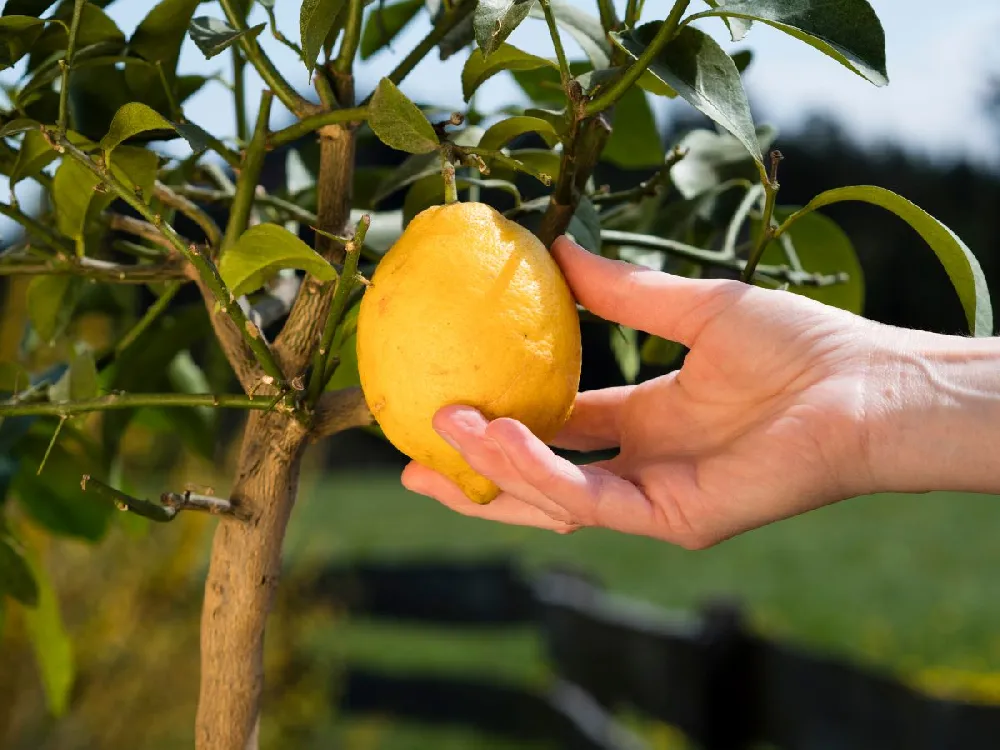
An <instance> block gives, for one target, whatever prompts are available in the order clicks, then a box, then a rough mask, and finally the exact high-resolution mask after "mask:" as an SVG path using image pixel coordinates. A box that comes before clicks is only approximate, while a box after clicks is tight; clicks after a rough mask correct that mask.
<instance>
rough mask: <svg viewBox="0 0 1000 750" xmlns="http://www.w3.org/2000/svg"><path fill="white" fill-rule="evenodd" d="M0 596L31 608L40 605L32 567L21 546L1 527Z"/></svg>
mask: <svg viewBox="0 0 1000 750" xmlns="http://www.w3.org/2000/svg"><path fill="white" fill-rule="evenodd" d="M0 595H5V596H10V597H11V598H12V599H15V600H16V601H19V602H21V604H25V605H27V606H29V607H34V606H37V604H38V582H37V581H35V577H34V576H33V575H32V574H31V566H30V565H29V564H28V561H27V560H25V558H24V554H23V551H22V549H21V546H20V544H18V542H17V540H16V539H14V537H13V536H12V535H11V533H10V532H9V531H8V530H7V529H5V528H4V527H3V526H0ZM0 601H2V599H0Z"/></svg>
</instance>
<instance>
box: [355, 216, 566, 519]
mask: <svg viewBox="0 0 1000 750" xmlns="http://www.w3.org/2000/svg"><path fill="white" fill-rule="evenodd" d="M357 351H358V371H359V373H360V375H361V388H362V390H363V391H364V395H365V400H366V402H367V403H368V408H369V409H371V412H372V414H373V415H374V417H375V420H376V421H377V422H378V424H379V426H380V427H381V428H382V431H383V433H385V436H386V437H387V438H388V439H389V441H390V442H391V443H392V444H393V445H394V446H396V447H397V448H398V449H399V450H400V451H402V452H403V453H405V454H406V455H407V456H409V457H410V458H412V459H413V460H415V461H417V462H418V463H421V464H423V465H425V466H428V467H430V468H432V469H435V470H436V471H438V472H440V473H442V474H444V475H445V476H447V477H449V478H450V479H451V480H452V481H454V482H455V483H456V484H457V485H458V486H459V487H461V488H462V490H463V492H465V494H466V495H467V496H468V497H469V498H470V499H472V500H474V501H476V502H478V503H488V502H489V501H490V500H492V499H493V498H494V497H496V495H497V494H498V493H499V488H498V487H497V486H496V485H495V484H494V483H493V482H491V481H489V480H488V479H486V478H485V477H483V476H481V475H480V474H478V473H477V472H475V471H473V469H472V468H471V467H470V466H469V465H468V464H467V463H466V462H465V460H464V459H463V458H462V457H461V455H460V454H459V453H458V452H457V451H456V450H454V449H453V448H452V447H451V446H449V445H448V444H447V443H446V442H445V441H444V440H442V439H441V437H440V436H439V435H438V434H437V433H436V432H435V431H434V428H433V427H432V426H431V420H432V418H433V416H434V414H435V412H437V410H438V409H440V408H441V407H443V406H448V405H450V404H466V405H468V406H473V407H476V408H477V409H479V410H480V411H481V412H482V413H483V414H484V416H486V418H487V419H497V418H499V417H511V418H514V419H517V420H519V421H520V422H522V423H524V424H525V425H526V426H527V427H528V429H530V430H531V431H532V432H533V433H534V434H535V435H537V436H538V437H539V438H541V439H542V440H544V441H548V440H550V439H551V438H552V437H554V436H555V434H556V433H557V432H558V431H559V429H560V428H561V427H562V426H563V424H565V422H566V420H567V419H568V418H569V414H570V411H571V410H572V408H573V400H574V398H575V396H576V392H577V388H578V387H579V384H580V355H581V352H580V317H579V314H578V313H577V309H576V303H575V302H574V300H573V296H572V294H571V292H570V290H569V287H568V286H567V284H566V280H565V279H564V278H563V275H562V273H561V271H560V270H559V266H558V265H557V264H556V262H555V261H554V260H553V259H552V256H551V255H549V252H548V250H547V249H546V248H545V246H544V245H543V244H542V242H541V241H540V240H539V239H538V238H537V237H535V235H533V234H532V233H531V232H529V231H528V230H527V229H525V228H524V227H522V226H520V225H519V224H516V223H514V222H513V221H510V220H509V219H506V218H504V217H503V216H502V215H501V214H500V213H499V212H497V211H496V210H495V209H493V208H491V207H490V206H487V205H485V204H483V203H452V204H449V205H445V206H433V207H431V208H428V209H427V210H425V211H423V212H422V213H420V214H418V215H417V216H416V217H414V219H413V220H412V221H411V222H410V223H409V225H408V226H407V227H406V230H405V231H404V232H403V234H402V236H401V237H400V238H399V240H398V241H397V242H396V244H395V245H393V246H392V248H391V249H390V250H389V251H388V252H387V253H386V255H385V257H384V258H383V259H382V260H381V262H380V263H379V265H378V267H377V268H376V269H375V273H374V275H373V277H372V280H371V286H370V287H369V288H368V290H367V291H366V292H365V295H364V298H363V299H362V302H361V309H360V311H359V315H358V338H357Z"/></svg>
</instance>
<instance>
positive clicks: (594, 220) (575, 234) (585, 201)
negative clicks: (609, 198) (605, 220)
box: [566, 197, 601, 253]
mask: <svg viewBox="0 0 1000 750" xmlns="http://www.w3.org/2000/svg"><path fill="white" fill-rule="evenodd" d="M566 233H567V234H568V235H570V237H572V238H573V240H574V241H575V242H576V243H577V244H578V245H580V247H583V248H585V249H587V250H589V251H590V252H592V253H600V252H601V216H600V214H598V213H597V209H596V208H595V207H594V204H593V203H591V202H590V199H589V198H586V197H581V198H580V204H579V205H578V206H577V208H576V213H574V214H573V218H572V219H570V220H569V226H568V227H567V228H566Z"/></svg>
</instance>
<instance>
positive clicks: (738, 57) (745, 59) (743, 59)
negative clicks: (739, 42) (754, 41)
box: [729, 49, 753, 75]
mask: <svg viewBox="0 0 1000 750" xmlns="http://www.w3.org/2000/svg"><path fill="white" fill-rule="evenodd" d="M729 56H730V57H731V58H733V62H734V63H735V64H736V69H737V70H738V71H740V74H741V75H742V73H743V71H745V70H746V69H747V68H749V67H750V63H752V62H753V50H749V49H741V50H739V51H737V52H731V53H730V54H729Z"/></svg>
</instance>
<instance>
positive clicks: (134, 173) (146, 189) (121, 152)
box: [89, 146, 160, 211]
mask: <svg viewBox="0 0 1000 750" xmlns="http://www.w3.org/2000/svg"><path fill="white" fill-rule="evenodd" d="M159 164H160V159H159V157H158V156H157V155H156V152H155V151H150V150H149V149H146V148H140V147H139V146H119V147H118V148H116V149H115V162H114V164H112V165H111V171H112V173H113V174H114V176H115V177H117V178H118V179H119V180H121V181H122V182H124V183H125V184H126V185H128V186H129V187H131V188H132V189H133V190H134V191H135V192H136V194H141V196H142V199H143V200H144V201H145V202H146V203H149V202H150V200H151V199H152V197H153V186H154V185H155V183H156V170H157V167H158V166H159ZM105 196H106V197H107V199H108V200H100V201H93V202H91V206H90V209H89V210H90V211H93V210H94V209H95V205H94V203H97V204H99V205H100V210H102V211H103V210H104V209H105V208H107V206H108V204H109V202H110V200H111V199H112V196H111V195H110V194H104V196H102V197H105Z"/></svg>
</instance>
